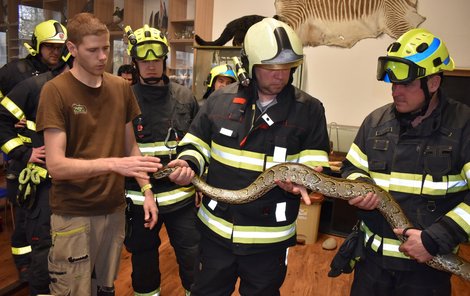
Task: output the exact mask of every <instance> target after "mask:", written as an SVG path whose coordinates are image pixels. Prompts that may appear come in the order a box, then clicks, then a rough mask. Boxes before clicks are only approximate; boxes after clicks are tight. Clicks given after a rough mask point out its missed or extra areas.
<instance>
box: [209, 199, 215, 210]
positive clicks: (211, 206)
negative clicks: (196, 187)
mask: <svg viewBox="0 0 470 296" xmlns="http://www.w3.org/2000/svg"><path fill="white" fill-rule="evenodd" d="M208 206H209V208H210V209H211V210H214V209H215V207H216V206H217V201H216V200H213V199H211V201H210V202H209V204H208Z"/></svg>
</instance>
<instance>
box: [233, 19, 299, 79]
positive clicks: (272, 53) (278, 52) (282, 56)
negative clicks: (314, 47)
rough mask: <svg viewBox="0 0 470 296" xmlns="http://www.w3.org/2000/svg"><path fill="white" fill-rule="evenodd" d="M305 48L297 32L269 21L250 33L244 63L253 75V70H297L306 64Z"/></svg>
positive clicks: (245, 42)
mask: <svg viewBox="0 0 470 296" xmlns="http://www.w3.org/2000/svg"><path fill="white" fill-rule="evenodd" d="M303 58H304V56H303V46H302V42H301V41H300V38H299V37H298V36H297V34H296V33H295V31H294V30H293V29H292V28H291V27H289V26H288V25H287V24H285V23H283V22H281V21H278V20H276V19H274V18H265V19H263V20H262V21H260V22H258V23H256V24H254V25H253V26H251V27H250V29H248V31H247V33H246V35H245V39H244V42H243V48H242V52H241V59H242V63H243V66H244V67H245V69H246V70H247V71H248V73H249V75H251V76H253V66H263V67H266V68H272V69H290V68H295V67H297V66H299V65H301V64H302V62H303Z"/></svg>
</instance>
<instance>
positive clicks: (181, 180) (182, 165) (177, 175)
mask: <svg viewBox="0 0 470 296" xmlns="http://www.w3.org/2000/svg"><path fill="white" fill-rule="evenodd" d="M167 166H168V167H169V168H173V167H178V168H177V169H176V170H175V171H174V172H173V173H171V174H170V175H169V176H168V178H169V179H170V181H171V182H173V183H175V184H178V185H180V186H186V185H188V184H189V183H191V181H192V179H193V178H194V176H195V175H196V173H195V172H194V171H193V170H192V169H191V168H190V167H189V165H188V163H187V162H186V161H185V160H182V159H175V160H173V161H171V162H170V163H168V165H167Z"/></svg>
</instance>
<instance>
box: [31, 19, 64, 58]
mask: <svg viewBox="0 0 470 296" xmlns="http://www.w3.org/2000/svg"><path fill="white" fill-rule="evenodd" d="M66 40H67V29H66V28H65V27H64V26H63V25H62V24H61V23H59V22H58V21H56V20H48V21H44V22H42V23H39V24H38V25H37V26H36V27H35V28H34V32H33V36H32V37H31V46H30V45H29V44H27V43H25V44H24V46H25V47H26V49H28V51H29V52H30V53H31V55H33V56H35V55H37V54H38V53H39V52H40V47H41V44H43V43H59V44H64V43H65V41H66Z"/></svg>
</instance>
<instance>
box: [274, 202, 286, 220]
mask: <svg viewBox="0 0 470 296" xmlns="http://www.w3.org/2000/svg"><path fill="white" fill-rule="evenodd" d="M286 207H287V204H286V202H280V203H278V204H277V205H276V222H283V221H286V220H287V219H286Z"/></svg>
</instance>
